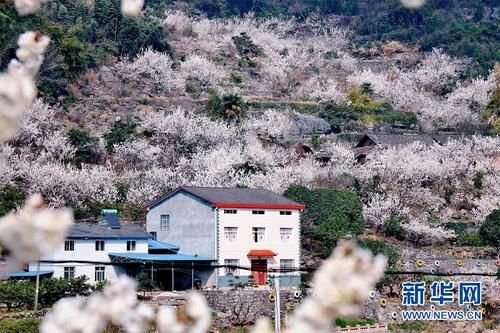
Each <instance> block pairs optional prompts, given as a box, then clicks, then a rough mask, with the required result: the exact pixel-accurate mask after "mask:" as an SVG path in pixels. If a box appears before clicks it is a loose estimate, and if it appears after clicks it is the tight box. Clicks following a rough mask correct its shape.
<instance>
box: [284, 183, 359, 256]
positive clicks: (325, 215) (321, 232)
mask: <svg viewBox="0 0 500 333" xmlns="http://www.w3.org/2000/svg"><path fill="white" fill-rule="evenodd" d="M284 195H285V196H286V197H288V198H291V199H293V200H295V201H297V202H300V203H302V204H304V205H305V206H306V208H305V210H304V213H303V214H302V218H303V219H304V220H306V221H311V222H312V223H313V224H314V237H315V238H316V239H317V240H318V241H319V242H320V244H321V247H322V252H323V255H324V256H326V255H328V254H329V253H330V252H331V249H333V247H335V245H336V243H337V241H338V239H339V238H341V237H345V236H348V235H351V236H356V235H359V234H361V233H362V232H363V231H364V229H365V220H364V218H363V205H362V203H361V200H360V199H359V197H358V196H357V195H356V194H355V193H354V192H352V191H348V190H339V189H314V190H309V189H307V188H306V187H304V186H300V185H292V186H290V187H289V188H288V189H287V190H286V191H285V193H284Z"/></svg>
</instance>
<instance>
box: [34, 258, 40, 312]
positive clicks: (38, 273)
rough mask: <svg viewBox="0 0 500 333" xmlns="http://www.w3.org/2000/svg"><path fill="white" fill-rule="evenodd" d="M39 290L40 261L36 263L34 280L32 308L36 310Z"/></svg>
mask: <svg viewBox="0 0 500 333" xmlns="http://www.w3.org/2000/svg"><path fill="white" fill-rule="evenodd" d="M39 292H40V262H38V263H37V264H36V282H35V305H34V307H33V309H34V310H35V311H37V310H38V294H39Z"/></svg>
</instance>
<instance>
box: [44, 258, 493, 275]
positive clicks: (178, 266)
mask: <svg viewBox="0 0 500 333" xmlns="http://www.w3.org/2000/svg"><path fill="white" fill-rule="evenodd" d="M40 263H41V264H78V266H94V265H102V266H132V265H137V264H142V265H144V266H147V265H152V264H153V265H154V264H156V265H162V264H163V265H165V264H167V263H168V264H169V265H168V266H165V267H156V268H155V270H163V269H165V270H171V269H175V270H177V271H179V272H181V270H184V271H185V272H190V271H191V269H204V270H207V269H219V268H230V269H239V270H244V271H253V272H266V273H296V272H299V273H303V274H304V273H313V272H315V271H316V270H317V269H318V267H316V266H314V267H313V266H301V267H287V268H266V269H263V268H261V267H259V268H254V269H252V267H248V266H236V265H212V264H208V263H195V264H194V265H193V264H190V263H175V264H174V262H170V261H166V262H163V263H151V262H147V261H144V262H142V263H141V262H120V263H118V262H109V261H90V260H42V261H40ZM385 274H386V275H427V276H492V277H493V276H497V277H500V272H498V271H497V272H494V273H493V272H459V271H456V272H432V271H429V272H427V271H395V270H387V271H386V272H385Z"/></svg>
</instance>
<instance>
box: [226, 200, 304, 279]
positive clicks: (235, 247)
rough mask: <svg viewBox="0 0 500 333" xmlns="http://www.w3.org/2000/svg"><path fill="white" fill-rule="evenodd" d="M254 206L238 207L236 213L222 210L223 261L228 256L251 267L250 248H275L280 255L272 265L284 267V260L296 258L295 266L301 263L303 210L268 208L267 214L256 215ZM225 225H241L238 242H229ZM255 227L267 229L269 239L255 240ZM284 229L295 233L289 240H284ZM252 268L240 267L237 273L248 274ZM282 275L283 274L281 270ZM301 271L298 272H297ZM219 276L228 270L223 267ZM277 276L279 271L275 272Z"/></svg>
mask: <svg viewBox="0 0 500 333" xmlns="http://www.w3.org/2000/svg"><path fill="white" fill-rule="evenodd" d="M252 210H254V209H242V208H238V209H236V211H237V213H236V214H225V213H224V209H222V208H220V209H219V215H218V216H219V227H218V229H219V232H218V236H219V258H218V259H219V264H221V265H223V264H224V260H225V259H238V260H239V265H240V266H246V267H250V265H251V258H249V257H248V256H247V254H248V252H249V251H250V250H256V249H265V250H272V251H273V252H275V253H277V256H275V257H273V258H269V259H268V260H267V262H268V264H267V265H268V268H277V269H278V268H280V259H293V260H294V266H295V267H298V266H299V264H300V211H299V210H290V211H291V215H280V210H279V209H265V210H264V212H265V213H264V214H263V215H255V214H252ZM224 227H237V228H238V232H237V233H238V234H237V241H236V242H229V241H228V240H226V238H225V236H224ZM253 227H264V228H265V240H264V241H263V242H257V243H256V242H254V239H253V237H252V228H253ZM280 228H291V229H292V236H291V239H290V240H289V241H288V242H282V241H281V236H280ZM250 274H251V272H250V271H246V270H239V271H238V272H237V273H236V275H241V276H245V275H246V276H248V275H250ZM277 274H279V273H277ZM290 274H292V273H286V275H290ZM294 274H296V275H297V274H298V273H294ZM219 275H221V276H224V275H225V270H224V269H219ZM275 275H276V274H275Z"/></svg>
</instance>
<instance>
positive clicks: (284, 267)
mask: <svg viewBox="0 0 500 333" xmlns="http://www.w3.org/2000/svg"><path fill="white" fill-rule="evenodd" d="M293 268H294V260H293V259H280V270H281V274H290V272H291V270H292V269H293Z"/></svg>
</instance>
